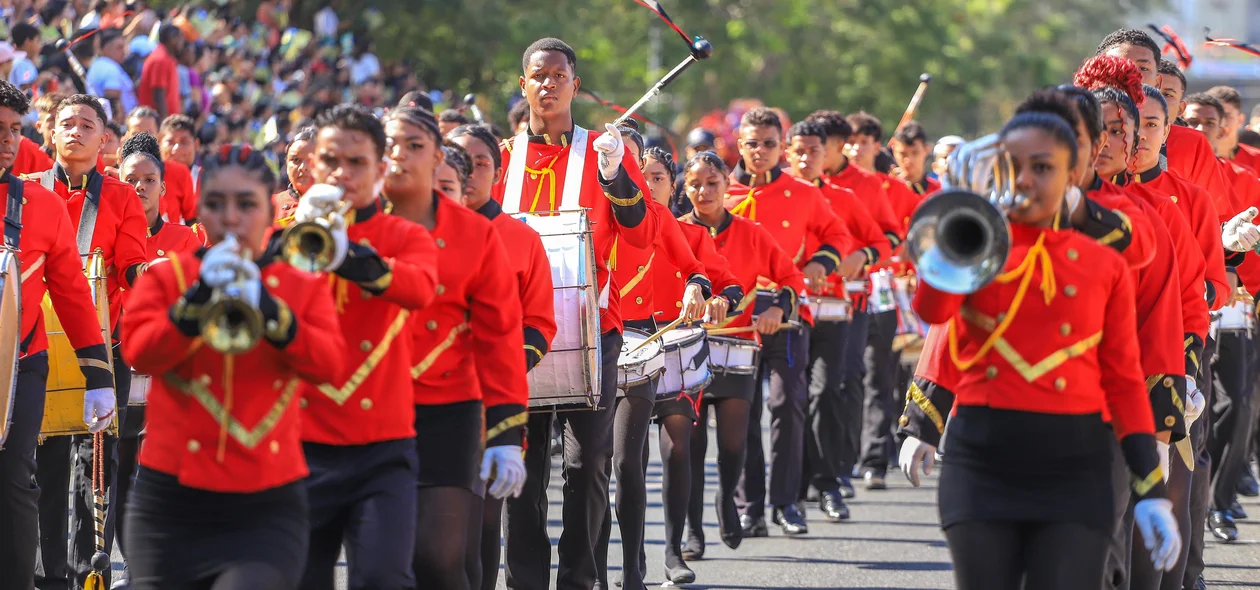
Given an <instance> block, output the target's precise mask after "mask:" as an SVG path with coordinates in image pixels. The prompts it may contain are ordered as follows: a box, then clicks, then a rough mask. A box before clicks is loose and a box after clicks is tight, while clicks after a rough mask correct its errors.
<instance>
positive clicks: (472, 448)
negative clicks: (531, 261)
mask: <svg viewBox="0 0 1260 590" xmlns="http://www.w3.org/2000/svg"><path fill="white" fill-rule="evenodd" d="M385 134H386V142H387V143H386V145H387V149H386V155H387V157H388V160H389V162H388V163H389V173H388V174H387V176H386V178H385V191H386V194H387V196H388V198H389V200H390V205H391V206H392V213H393V214H394V215H398V216H400V217H402V218H403V219H407V220H409V221H413V222H415V223H419V224H420V225H422V226H424V227H425V228H426V229H428V230H429V232H430V233H431V234H432V235H433V238H434V241H435V243H436V244H437V247H438V259H437V260H438V274H437V280H438V285H437V287H436V293H437V297H436V298H435V299H434V300H433V303H432V304H430V305H429V306H428V307H426V308H425V309H423V310H421V311H420V312H419V313H417V315H416V318H415V320H414V325H413V327H412V329H411V335H410V336H411V338H413V345H414V349H413V353H412V363H413V366H412V369H411V376H412V379H413V382H414V395H415V397H414V401H415V430H416V451H417V454H418V456H419V464H420V472H419V480H418V484H417V485H418V488H419V492H418V504H417V509H418V517H419V518H418V521H417V524H416V546H415V552H414V553H415V556H414V567H415V571H416V580H417V581H420V580H423V581H424V583H427V584H431V585H433V586H437V587H441V588H467V587H468V576H467V572H466V568H465V564H464V553H465V548H466V546H467V544H468V539H467V536H468V529H469V525H468V523H469V520H470V519H471V518H472V508H473V506H474V505H475V501H474V498H475V497H476V496H475V494H474V491H475V490H476V488H477V486H478V480H479V478H480V479H481V480H487V481H489V480H493V482H494V483H493V484H492V485H491V486H490V488H489V490H488V492H489V493H490V494H492V495H494V496H496V497H499V498H503V497H506V496H509V495H516V494H519V493H520V488H521V486H522V485H524V480H525V464H524V460H523V458H522V454H523V449H522V445H523V443H524V432H523V429H524V426H525V422H526V405H527V403H528V401H529V400H528V397H529V390H528V386H527V384H526V381H525V363H524V358H523V356H522V354H521V351H522V350H523V349H524V340H523V335H522V332H521V329H520V327H521V325H522V313H521V304H520V297H519V294H518V292H517V285H516V283H515V281H514V278H515V276H514V275H513V274H512V271H511V267H510V266H509V263H508V258H507V253H506V252H505V250H504V247H503V244H502V242H501V241H500V239H499V236H498V232H497V231H495V229H494V226H493V225H492V224H491V223H490V222H489V221H488V220H486V219H485V218H484V217H482V216H480V215H478V214H477V213H476V212H474V211H470V210H469V209H467V208H466V207H463V206H462V205H461V204H459V203H457V202H455V201H454V200H453V199H451V198H450V197H447V196H446V195H445V194H443V193H442V192H440V191H438V190H435V188H434V182H433V177H434V172H435V171H436V169H437V166H438V165H439V164H441V161H442V160H441V158H442V156H441V155H440V154H441V153H442V152H441V151H439V150H440V147H441V136H440V135H439V133H438V124H437V119H436V118H434V116H433V113H431V112H429V111H426V110H424V109H420V108H416V107H402V108H399V109H395V110H394V111H391V112H390V114H389V116H388V117H386V119H385ZM483 437H484V438H483ZM483 449H484V457H483Z"/></svg>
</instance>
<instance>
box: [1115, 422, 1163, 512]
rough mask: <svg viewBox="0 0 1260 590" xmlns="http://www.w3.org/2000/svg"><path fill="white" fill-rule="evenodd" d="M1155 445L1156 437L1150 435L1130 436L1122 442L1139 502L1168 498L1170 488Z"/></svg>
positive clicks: (1125, 459)
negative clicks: (1166, 483)
mask: <svg viewBox="0 0 1260 590" xmlns="http://www.w3.org/2000/svg"><path fill="white" fill-rule="evenodd" d="M1155 445H1156V442H1155V436H1154V435H1150V434H1138V433H1135V434H1130V435H1129V436H1126V437H1124V439H1122V440H1121V441H1120V449H1121V451H1122V452H1123V453H1124V461H1125V463H1127V464H1128V465H1129V475H1130V477H1131V478H1132V483H1133V494H1134V496H1135V497H1136V498H1137V501H1139V502H1140V501H1142V500H1149V499H1151V498H1167V497H1168V486H1166V485H1164V471H1163V469H1162V468H1161V467H1160V465H1159V452H1158V451H1156V450H1155Z"/></svg>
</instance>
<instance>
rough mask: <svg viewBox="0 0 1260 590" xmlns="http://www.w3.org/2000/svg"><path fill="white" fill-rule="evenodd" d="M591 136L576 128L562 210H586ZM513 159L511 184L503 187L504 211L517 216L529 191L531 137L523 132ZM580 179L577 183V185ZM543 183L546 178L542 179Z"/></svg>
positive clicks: (514, 140)
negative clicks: (585, 177) (527, 174)
mask: <svg viewBox="0 0 1260 590" xmlns="http://www.w3.org/2000/svg"><path fill="white" fill-rule="evenodd" d="M588 136H589V133H588V132H587V131H586V130H585V129H583V128H581V127H578V126H577V125H574V126H573V141H571V142H569V164H568V166H566V167H565V169H564V192H562V193H561V194H560V203H559V204H558V206H557V210H558V211H578V210H580V209H581V208H582V205H581V203H580V201H581V199H582V180H583V172H584V168H585V167H586V140H587V137H588ZM512 154H515V155H516V156H517V157H515V158H512V161H511V162H509V163H508V175H507V181H506V182H505V183H504V185H503V189H504V190H503V212H504V213H507V214H508V215H516V214H517V213H520V212H521V195H522V193H523V191H524V189H525V160H526V159H527V158H528V157H529V135H528V134H527V133H521V134H519V135H517V136H516V137H514V138H512ZM574 179H577V182H573V180H574ZM539 182H542V179H541V178H540V179H539Z"/></svg>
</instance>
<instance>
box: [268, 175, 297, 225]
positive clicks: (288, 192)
mask: <svg viewBox="0 0 1260 590" xmlns="http://www.w3.org/2000/svg"><path fill="white" fill-rule="evenodd" d="M301 199H302V195H299V194H298V192H297V191H296V190H294V188H293V185H291V184H290V185H289V188H286V189H284V190H282V191H280V192H278V193H276V194H274V195H271V204H272V206H274V207H275V209H276V221H277V222H279V221H280V220H281V219H284V218H286V217H292V216H293V214H294V213H297V206H298V201H300V200H301Z"/></svg>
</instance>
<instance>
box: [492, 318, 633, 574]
mask: <svg viewBox="0 0 1260 590" xmlns="http://www.w3.org/2000/svg"><path fill="white" fill-rule="evenodd" d="M621 341H622V338H621V333H620V332H616V331H612V332H606V333H604V334H603V336H602V338H601V343H600V348H601V350H600V353H601V381H600V396H601V397H600V409H599V410H596V411H582V410H577V411H572V412H560V413H554V414H552V413H548V414H537V415H533V416H530V422H529V426H528V429H529V434H528V436H529V442H528V445H529V449H530V451H533V450H537V451H538V452H535V453H530V452H529V451H526V457H525V469H526V473H527V476H528V479H527V480H526V484H525V490H524V491H523V492H522V493H521V495H520V497H518V498H515V499H512V500H510V501H509V502H508V506H507V518H506V519H505V520H504V525H505V526H504V528H505V533H504V537H505V544H504V570H505V575H506V577H507V586H508V588H513V589H527V590H534V589H537V590H546V588H548V587H549V586H550V579H551V541H550V537H549V536H548V535H547V481H548V474H549V472H550V470H551V453H550V447H551V445H550V444H549V443H550V437H551V426H550V421H551V420H553V419H554V420H559V421H561V422H563V424H564V427H565V428H564V453H563V460H564V470H563V472H562V473H563V476H564V507H563V514H562V516H561V519H562V521H563V523H564V530H563V532H561V533H560V543H559V545H558V546H557V553H559V562H560V566H559V568H558V569H557V571H556V586H555V587H556V588H557V589H558V590H567V589H570V588H574V589H577V588H580V589H584V590H589V589H590V588H592V587H594V585H595V582H596V580H599V579H607V578H608V576H607V572H606V571H600V567H599V565H598V563H599V562H600V561H602V560H597V559H596V552H597V551H604V552H607V549H608V548H607V547H603V548H600V547H599V546H598V545H599V543H598V537H599V531H600V527H601V526H602V525H603V523H604V513H605V512H607V511H608V474H607V472H606V471H605V467H607V466H608V465H609V461H610V460H611V458H612V451H613V444H612V441H613V438H612V435H613V432H612V430H613V412H612V406H613V401H614V400H615V398H616V396H617V358H618V357H619V356H620V355H621ZM542 416H546V417H547V419H546V420H543V419H542V418H541V417H542ZM536 418H537V419H538V420H536ZM536 426H537V428H536Z"/></svg>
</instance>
